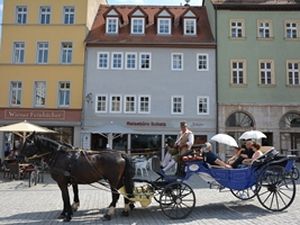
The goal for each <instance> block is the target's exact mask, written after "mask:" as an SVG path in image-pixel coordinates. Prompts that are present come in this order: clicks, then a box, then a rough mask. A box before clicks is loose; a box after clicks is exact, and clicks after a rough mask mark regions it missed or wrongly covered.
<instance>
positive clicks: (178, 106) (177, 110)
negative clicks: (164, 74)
mask: <svg viewBox="0 0 300 225" xmlns="http://www.w3.org/2000/svg"><path fill="white" fill-rule="evenodd" d="M171 105H172V106H171V114H183V97H182V96H172V101H171Z"/></svg>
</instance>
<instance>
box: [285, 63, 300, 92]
mask: <svg viewBox="0 0 300 225" xmlns="http://www.w3.org/2000/svg"><path fill="white" fill-rule="evenodd" d="M299 66H300V61H290V60H289V61H287V84H288V85H293V86H294V85H295V86H299V85H300V82H299V73H300V69H299Z"/></svg>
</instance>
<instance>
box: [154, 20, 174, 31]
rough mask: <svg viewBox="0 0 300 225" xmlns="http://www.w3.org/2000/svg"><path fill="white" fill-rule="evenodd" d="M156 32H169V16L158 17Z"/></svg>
mask: <svg viewBox="0 0 300 225" xmlns="http://www.w3.org/2000/svg"><path fill="white" fill-rule="evenodd" d="M157 33H158V34H171V18H158V20H157Z"/></svg>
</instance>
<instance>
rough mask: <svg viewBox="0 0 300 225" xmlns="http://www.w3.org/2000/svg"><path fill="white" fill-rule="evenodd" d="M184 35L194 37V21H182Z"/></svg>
mask: <svg viewBox="0 0 300 225" xmlns="http://www.w3.org/2000/svg"><path fill="white" fill-rule="evenodd" d="M183 33H184V34H185V35H196V34H197V30H196V19H184V32H183Z"/></svg>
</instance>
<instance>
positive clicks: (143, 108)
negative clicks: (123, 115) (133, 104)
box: [138, 95, 150, 113]
mask: <svg viewBox="0 0 300 225" xmlns="http://www.w3.org/2000/svg"><path fill="white" fill-rule="evenodd" d="M138 113H150V96H148V95H141V96H139V108H138Z"/></svg>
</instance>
